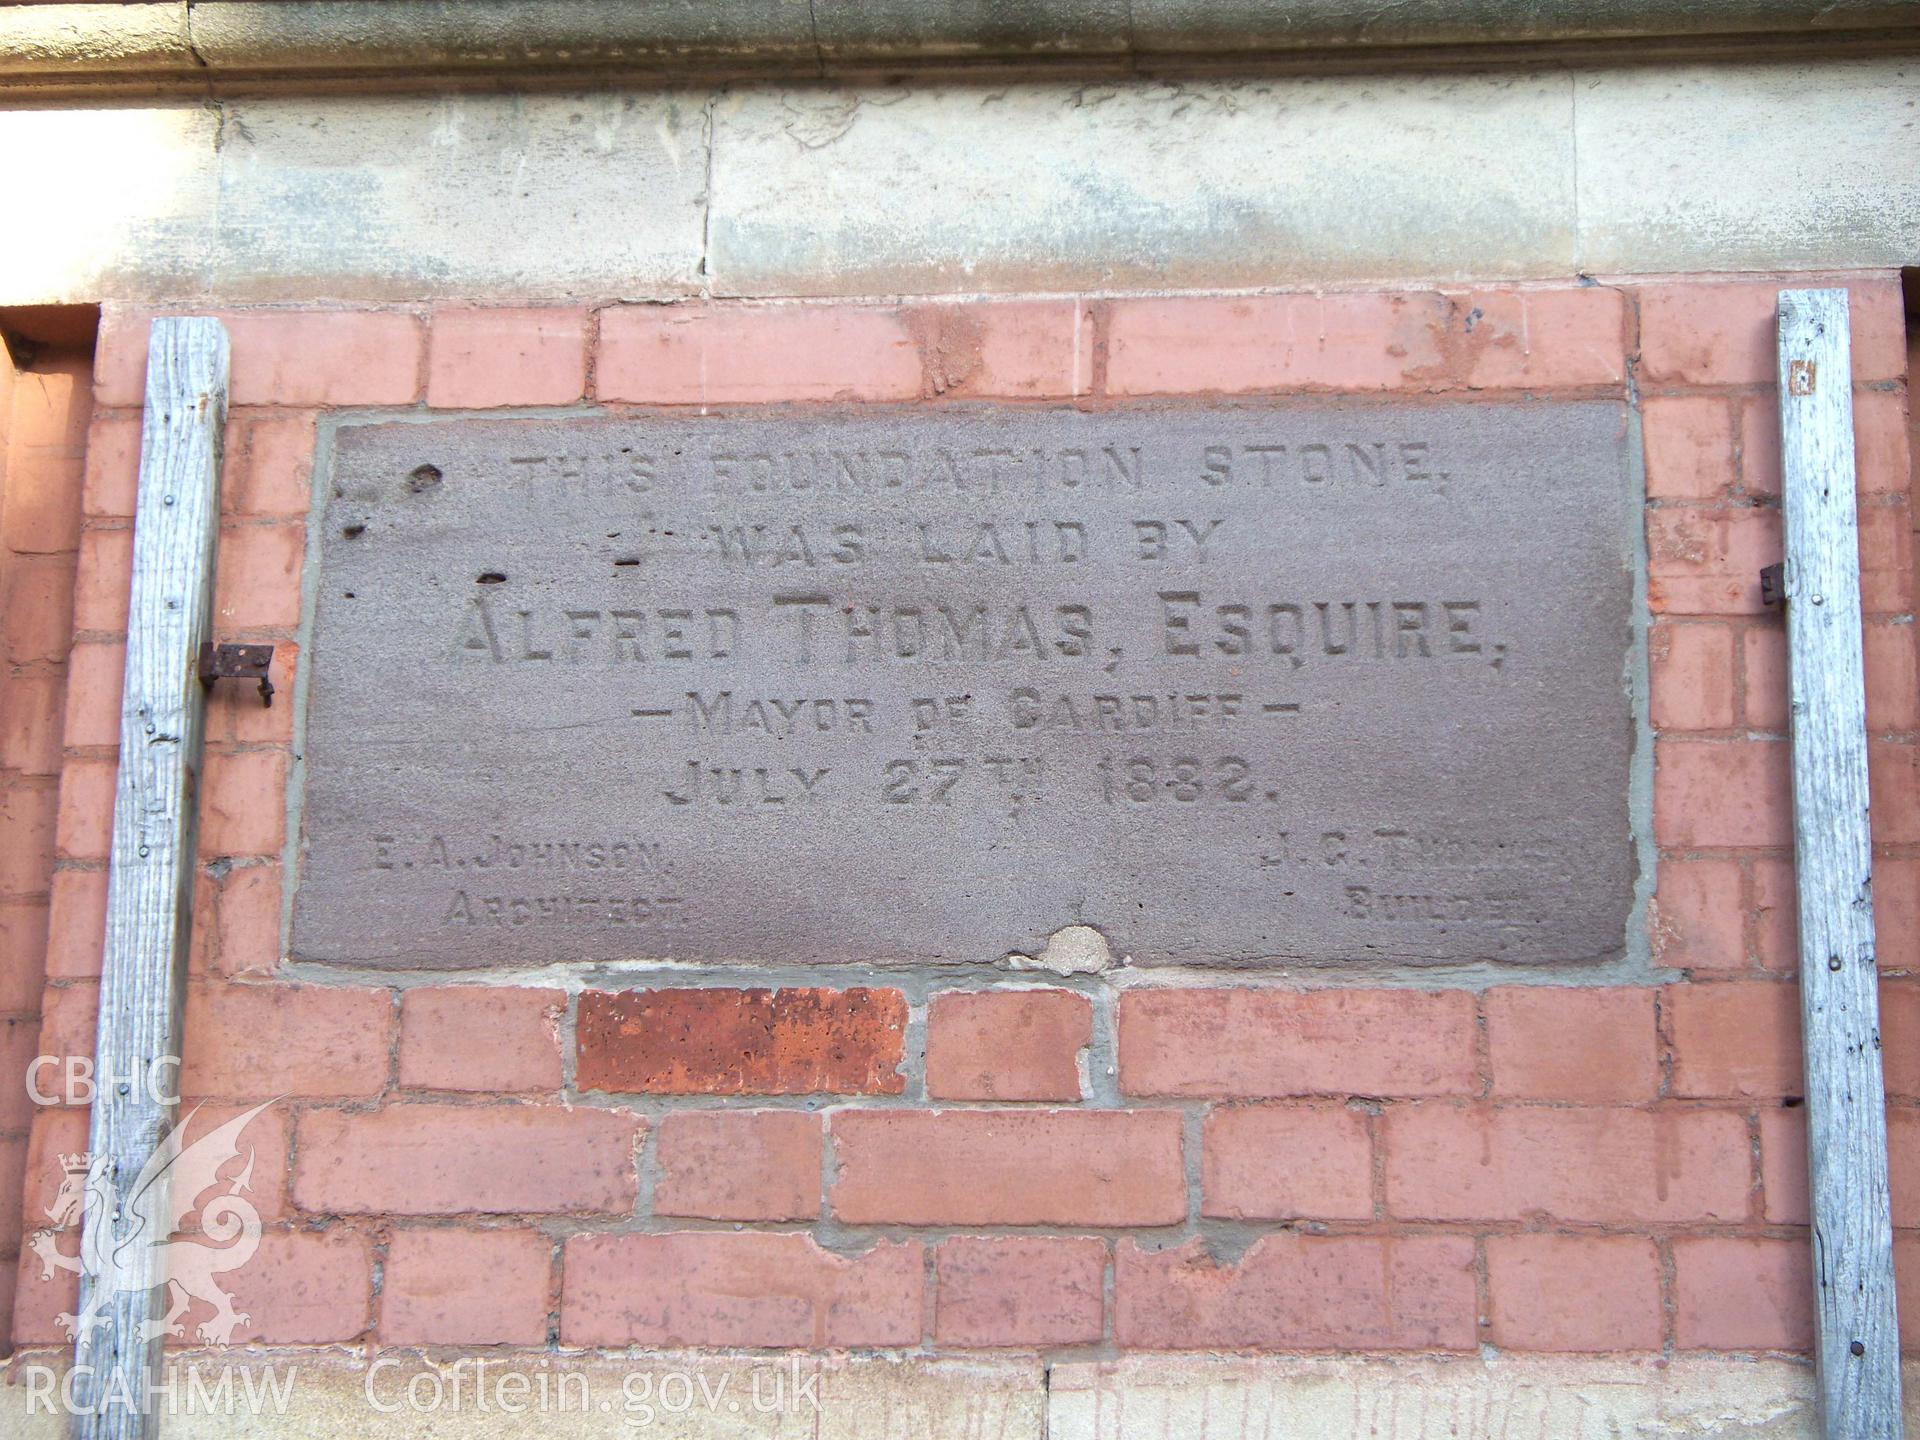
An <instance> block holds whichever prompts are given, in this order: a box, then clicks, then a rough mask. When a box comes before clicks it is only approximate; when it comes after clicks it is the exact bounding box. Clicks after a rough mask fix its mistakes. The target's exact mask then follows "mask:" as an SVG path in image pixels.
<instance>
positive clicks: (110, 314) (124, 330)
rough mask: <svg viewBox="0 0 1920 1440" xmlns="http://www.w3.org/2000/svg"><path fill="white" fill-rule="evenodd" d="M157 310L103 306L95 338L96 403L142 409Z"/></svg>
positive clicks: (94, 373) (100, 405) (94, 388)
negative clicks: (151, 334) (148, 350)
mask: <svg viewBox="0 0 1920 1440" xmlns="http://www.w3.org/2000/svg"><path fill="white" fill-rule="evenodd" d="M152 326H153V311H152V310H151V309H148V308H146V307H144V306H139V305H119V304H107V305H102V306H101V307H100V328H99V330H98V331H97V332H96V333H95V335H94V341H93V403H94V404H95V405H97V406H99V407H101V408H103V409H106V408H110V407H114V406H120V407H123V408H125V407H131V408H133V409H138V408H139V407H140V406H141V405H142V404H143V403H144V402H145V400H146V396H147V336H148V332H149V331H150V330H151V329H152Z"/></svg>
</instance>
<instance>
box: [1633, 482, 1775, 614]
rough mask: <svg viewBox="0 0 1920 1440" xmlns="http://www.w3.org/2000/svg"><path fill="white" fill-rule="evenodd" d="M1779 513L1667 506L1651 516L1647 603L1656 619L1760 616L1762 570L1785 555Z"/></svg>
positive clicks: (1728, 508) (1653, 511)
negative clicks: (1704, 616)
mask: <svg viewBox="0 0 1920 1440" xmlns="http://www.w3.org/2000/svg"><path fill="white" fill-rule="evenodd" d="M1781 546H1782V541H1781V534H1780V512H1779V511H1778V510H1772V509H1763V508H1756V507H1753V506H1728V507H1725V508H1721V509H1712V510H1709V509H1704V508H1701V507H1699V506H1693V505H1667V506H1663V507H1662V508H1660V509H1658V510H1649V511H1648V512H1647V603H1648V605H1649V606H1650V607H1651V608H1652V609H1653V611H1654V612H1655V613H1656V614H1667V615H1760V614H1764V613H1765V610H1766V607H1765V605H1764V604H1763V603H1762V601H1761V599H1760V570H1761V567H1762V566H1765V565H1772V564H1775V563H1777V562H1778V561H1779V559H1780V556H1781Z"/></svg>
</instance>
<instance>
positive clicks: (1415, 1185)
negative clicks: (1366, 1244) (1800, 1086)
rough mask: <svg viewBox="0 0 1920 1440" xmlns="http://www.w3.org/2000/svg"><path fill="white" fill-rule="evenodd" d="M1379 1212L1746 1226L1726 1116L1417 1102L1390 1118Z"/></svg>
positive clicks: (1741, 1165)
mask: <svg viewBox="0 0 1920 1440" xmlns="http://www.w3.org/2000/svg"><path fill="white" fill-rule="evenodd" d="M1385 1143H1386V1154H1387V1211H1388V1213H1389V1214H1391V1215H1393V1216H1395V1217H1396V1218H1398V1219H1402V1220H1525V1219H1528V1218H1530V1217H1531V1216H1534V1215H1536V1214H1538V1215H1543V1216H1547V1217H1550V1218H1552V1219H1557V1220H1571V1221H1589V1222H1594V1223H1600V1224H1616V1223H1621V1224H1640V1223H1646V1222H1649V1221H1662V1222H1679V1221H1688V1220H1720V1221H1733V1220H1744V1219H1745V1218H1746V1214H1747V1192H1748V1179H1749V1177H1748V1169H1749V1164H1748V1152H1747V1126H1746V1120H1745V1118H1744V1117H1743V1116H1742V1115H1740V1114H1738V1113H1735V1112H1733V1111H1719V1110H1674V1111H1665V1112H1662V1113H1660V1114H1652V1113H1649V1112H1647V1111H1644V1110H1611V1109H1578V1110H1570V1109H1568V1110H1563V1109H1557V1108H1536V1107H1521V1108H1516V1109H1486V1108H1483V1107H1466V1106H1452V1105H1417V1106H1405V1107H1397V1108H1394V1109H1391V1110H1389V1111H1388V1112H1387V1128H1386V1142H1385Z"/></svg>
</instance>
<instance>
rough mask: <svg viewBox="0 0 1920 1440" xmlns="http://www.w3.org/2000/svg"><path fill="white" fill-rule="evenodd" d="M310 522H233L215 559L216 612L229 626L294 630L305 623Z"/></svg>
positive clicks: (220, 624)
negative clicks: (303, 575)
mask: <svg viewBox="0 0 1920 1440" xmlns="http://www.w3.org/2000/svg"><path fill="white" fill-rule="evenodd" d="M306 548H307V529H306V526H304V525H228V526H224V527H222V529H221V531H220V550H219V555H218V556H217V558H216V560H215V575H214V582H213V613H214V617H215V620H216V623H217V626H218V628H220V629H223V630H291V629H292V628H293V627H294V626H296V625H298V624H299V623H300V569H301V565H302V562H303V561H304V560H305V558H306Z"/></svg>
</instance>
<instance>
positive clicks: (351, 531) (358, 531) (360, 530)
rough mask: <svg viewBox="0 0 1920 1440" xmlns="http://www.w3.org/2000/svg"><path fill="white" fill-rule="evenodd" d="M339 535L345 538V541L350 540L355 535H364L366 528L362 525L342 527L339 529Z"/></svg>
mask: <svg viewBox="0 0 1920 1440" xmlns="http://www.w3.org/2000/svg"><path fill="white" fill-rule="evenodd" d="M340 533H341V534H342V535H344V536H346V537H347V539H349V540H351V539H353V537H354V536H356V535H364V534H366V533H367V527H366V526H364V525H342V526H341V527H340Z"/></svg>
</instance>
